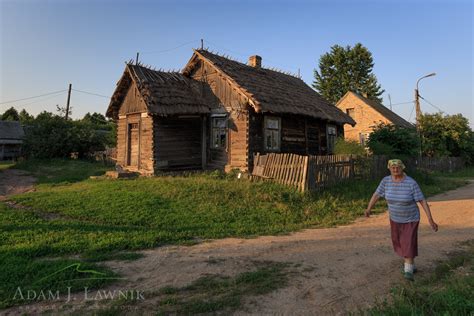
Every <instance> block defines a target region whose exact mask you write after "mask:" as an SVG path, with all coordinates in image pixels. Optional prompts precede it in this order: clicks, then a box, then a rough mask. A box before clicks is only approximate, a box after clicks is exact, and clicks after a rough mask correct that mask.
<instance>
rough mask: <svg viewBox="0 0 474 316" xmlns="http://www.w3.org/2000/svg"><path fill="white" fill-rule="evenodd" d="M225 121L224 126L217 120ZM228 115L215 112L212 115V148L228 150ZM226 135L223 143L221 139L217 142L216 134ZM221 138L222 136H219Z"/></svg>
mask: <svg viewBox="0 0 474 316" xmlns="http://www.w3.org/2000/svg"><path fill="white" fill-rule="evenodd" d="M219 120H221V121H224V124H223V125H224V126H219V124H217V121H219ZM228 124H229V121H228V117H227V114H213V115H211V149H225V150H227V144H228V139H227V138H228ZM218 135H220V136H222V135H224V143H223V144H222V143H221V142H220V141H219V142H218V143H216V142H215V141H216V136H218ZM219 140H221V138H220V137H219Z"/></svg>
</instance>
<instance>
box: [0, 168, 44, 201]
mask: <svg viewBox="0 0 474 316" xmlns="http://www.w3.org/2000/svg"><path fill="white" fill-rule="evenodd" d="M35 181H36V179H35V178H34V177H32V176H30V175H29V174H28V173H27V172H26V171H23V170H18V169H6V170H3V171H0V201H2V200H4V199H5V197H6V196H7V195H13V194H20V193H24V192H27V191H31V190H33V185H34V183H35Z"/></svg>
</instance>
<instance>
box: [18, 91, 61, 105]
mask: <svg viewBox="0 0 474 316" xmlns="http://www.w3.org/2000/svg"><path fill="white" fill-rule="evenodd" d="M65 93H66V92H63V93H61V94H58V95H53V96H52V97H49V98H45V99H41V100H36V101H33V102H30V103H25V104H22V105H19V107H25V106H28V105H31V104H34V103H38V102H44V101H47V100H51V99H54V98H57V97H60V96H62V95H64V94H65Z"/></svg>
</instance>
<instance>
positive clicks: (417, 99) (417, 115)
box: [415, 89, 421, 129]
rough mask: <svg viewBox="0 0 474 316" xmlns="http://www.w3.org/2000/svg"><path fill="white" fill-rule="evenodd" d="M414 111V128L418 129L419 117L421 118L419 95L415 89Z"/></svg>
mask: <svg viewBox="0 0 474 316" xmlns="http://www.w3.org/2000/svg"><path fill="white" fill-rule="evenodd" d="M415 111H416V128H417V129H419V128H420V117H421V108H420V94H419V93H418V89H415Z"/></svg>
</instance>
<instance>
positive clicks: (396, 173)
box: [390, 166, 403, 176]
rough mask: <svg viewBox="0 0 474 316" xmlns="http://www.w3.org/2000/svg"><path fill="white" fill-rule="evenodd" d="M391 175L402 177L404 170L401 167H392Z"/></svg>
mask: <svg viewBox="0 0 474 316" xmlns="http://www.w3.org/2000/svg"><path fill="white" fill-rule="evenodd" d="M390 174H391V175H392V176H401V175H402V174H403V169H402V167H400V166H391V167H390Z"/></svg>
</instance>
